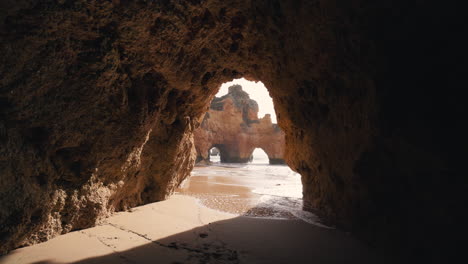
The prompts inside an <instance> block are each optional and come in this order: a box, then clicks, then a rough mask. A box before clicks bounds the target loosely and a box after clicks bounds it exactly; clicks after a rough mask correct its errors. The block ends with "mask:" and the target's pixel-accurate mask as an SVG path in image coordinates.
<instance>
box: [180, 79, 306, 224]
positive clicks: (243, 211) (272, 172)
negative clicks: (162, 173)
mask: <svg viewBox="0 0 468 264" xmlns="http://www.w3.org/2000/svg"><path fill="white" fill-rule="evenodd" d="M194 135H195V137H194V143H195V146H196V149H197V151H199V153H197V155H198V157H197V160H200V161H203V160H207V159H208V160H209V162H200V165H199V166H195V168H194V169H193V171H192V176H191V177H190V178H189V179H188V180H187V181H186V182H185V183H184V184H183V185H182V186H181V188H179V190H178V191H179V192H180V193H183V194H187V195H193V196H195V197H202V198H201V202H202V204H204V205H206V206H207V207H210V208H213V209H216V210H220V211H227V212H230V213H235V214H240V215H246V216H254V217H257V216H258V217H269V218H289V217H291V218H293V215H295V216H297V215H301V216H307V214H306V213H304V214H303V213H302V208H303V207H302V182H301V176H300V175H299V174H298V173H296V172H294V171H292V170H291V168H289V166H288V165H286V164H285V163H284V156H283V155H284V149H285V134H284V132H283V131H282V130H281V129H280V128H279V127H278V125H277V124H276V114H275V109H274V106H273V100H272V98H271V97H270V95H269V92H268V90H267V88H266V87H265V85H264V84H263V83H261V82H251V81H248V80H246V79H243V78H242V79H237V80H233V81H231V82H228V83H224V84H222V85H221V86H220V90H219V92H218V93H217V94H216V97H215V98H214V99H213V100H212V102H211V104H210V107H209V109H208V112H207V113H206V115H205V117H204V118H203V121H202V124H201V125H200V128H198V129H197V130H196V131H195V133H194ZM298 211H301V213H300V214H298V213H297V212H298Z"/></svg>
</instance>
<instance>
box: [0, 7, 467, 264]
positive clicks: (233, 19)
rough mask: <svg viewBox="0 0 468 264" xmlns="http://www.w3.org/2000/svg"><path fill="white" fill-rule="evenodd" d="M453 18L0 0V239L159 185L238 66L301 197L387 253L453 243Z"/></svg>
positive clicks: (22, 236) (457, 211)
mask: <svg viewBox="0 0 468 264" xmlns="http://www.w3.org/2000/svg"><path fill="white" fill-rule="evenodd" d="M465 17H466V15H465V10H464V9H463V8H459V7H458V5H456V4H450V3H446V2H441V1H437V2H436V1H393V0H392V1H391V0H382V1H374V2H372V1H364V0H353V1H329V0H327V1H322V0H318V1H310V0H294V1H290V0H255V1H251V0H242V1H237V0H236V1H233V0H232V1H231V0H227V1H219V0H191V1H171V0H164V1H122V0H120V1H119V0H113V1H85V0H76V1H68V0H57V1H54V0H38V1H29V0H17V1H12V0H5V1H0V54H1V56H0V250H1V251H2V252H5V251H7V250H9V249H12V248H15V247H18V246H21V245H26V244H30V243H35V242H37V241H43V240H46V239H48V238H50V237H52V236H55V235H58V234H61V233H64V232H68V231H70V230H74V229H79V228H84V227H88V226H91V225H93V224H95V223H96V222H97V221H98V220H99V219H101V218H103V217H105V216H106V215H108V214H109V213H110V212H112V211H115V210H123V209H125V208H128V207H131V206H135V205H138V204H143V203H147V202H151V201H157V200H160V199H163V198H165V197H166V196H167V195H168V194H170V192H171V190H173V188H174V186H176V185H177V184H178V183H179V182H180V181H181V180H182V179H183V178H184V177H186V176H187V175H188V174H189V171H190V168H191V166H192V164H193V161H194V159H195V154H194V152H193V151H191V150H192V149H193V131H194V129H195V128H197V127H198V126H199V124H200V123H201V121H202V120H201V118H202V116H203V115H204V113H205V112H206V111H207V110H208V107H209V105H210V102H211V100H212V99H213V96H214V94H215V93H216V91H217V89H218V87H219V85H220V84H221V83H223V82H226V81H230V80H232V79H233V78H239V77H241V76H245V77H246V78H247V79H250V80H261V81H262V82H263V83H264V84H265V85H266V87H268V89H269V92H270V95H271V97H272V98H273V101H274V104H275V108H276V112H277V116H278V125H279V126H280V127H281V129H282V130H283V131H284V133H285V137H286V148H285V160H286V161H287V163H288V165H289V166H290V167H291V168H292V169H294V170H296V171H297V172H299V173H300V174H301V175H302V182H303V185H304V190H303V193H304V201H305V203H306V204H307V207H308V208H309V209H313V210H316V211H318V212H319V213H320V214H321V216H322V217H324V218H325V219H327V220H328V221H329V222H331V223H334V224H336V225H337V226H339V227H340V228H344V229H347V230H351V231H352V232H353V233H354V234H356V235H358V236H359V237H361V238H363V239H365V240H367V241H369V242H371V243H373V244H377V245H381V246H382V247H383V248H385V249H386V250H387V252H392V253H393V252H395V254H397V253H398V252H399V253H408V254H412V255H413V256H415V257H416V259H417V261H418V262H424V259H421V257H424V256H434V258H431V260H433V261H437V256H452V255H451V254H442V253H441V252H442V251H443V249H444V248H450V246H448V244H449V243H447V242H448V241H457V240H456V239H451V238H449V237H448V236H449V234H452V235H456V234H459V232H458V231H457V230H452V229H455V228H456V227H458V226H462V225H461V224H460V225H458V224H457V223H458V222H457V221H459V220H457V219H463V218H462V217H461V214H462V212H464V211H465V205H464V204H463V203H462V202H461V201H463V195H464V193H465V192H464V187H465V186H466V177H465V176H466V168H465V166H464V164H465V156H466V154H465V150H466V146H467V144H466V141H467V140H466V138H467V137H466V135H467V134H468V131H467V129H466V126H465V125H464V122H463V120H465V118H466V99H465V98H466V97H465V96H463V89H462V88H461V87H464V86H463V85H464V84H465V83H466V81H465V80H464V79H465V76H466V63H465V62H464V61H466V47H467V46H468V45H467V43H466V41H464V40H463V38H462V36H463V35H464V33H463V32H464V31H465ZM434 226H444V227H445V228H440V229H437V228H434ZM428 230H430V231H431V232H428ZM429 235H430V236H429ZM460 238H461V237H460ZM460 241H462V240H461V239H460ZM305 243H306V242H305ZM428 249H430V250H428ZM441 258H442V257H441ZM439 262H450V261H447V260H446V259H441V261H439Z"/></svg>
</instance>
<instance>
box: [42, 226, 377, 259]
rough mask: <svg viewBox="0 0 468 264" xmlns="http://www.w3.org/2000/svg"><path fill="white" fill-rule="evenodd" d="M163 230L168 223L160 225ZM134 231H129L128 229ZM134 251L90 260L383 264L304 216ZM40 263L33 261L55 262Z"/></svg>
mask: <svg viewBox="0 0 468 264" xmlns="http://www.w3.org/2000/svg"><path fill="white" fill-rule="evenodd" d="M161 228H164V227H161ZM125 231H127V232H133V231H131V230H125ZM133 233H134V234H137V235H138V236H139V237H142V238H144V239H146V240H148V243H147V244H145V245H143V246H139V247H135V248H132V249H130V250H125V251H118V250H117V249H116V247H114V246H112V242H107V245H106V246H108V247H110V248H111V249H112V250H113V251H114V252H115V253H113V254H109V255H104V256H98V257H93V258H87V259H83V260H80V261H78V262H73V263H75V264H91V263H93V264H95V263H125V264H126V263H170V264H178V263H179V264H180V263H198V264H201V263H228V264H231V263H269V264H271V263H360V264H363V263H384V262H385V261H383V259H381V258H378V257H377V255H376V254H375V253H374V252H372V250H371V249H369V248H368V247H366V246H365V245H363V244H362V243H360V242H359V241H357V240H356V239H354V238H352V237H350V236H348V235H346V234H344V233H343V232H340V231H337V230H333V229H324V228H320V227H316V226H313V225H310V224H307V223H305V222H302V221H300V220H274V219H261V218H249V217H237V218H233V219H229V220H224V221H218V222H213V223H210V224H208V225H205V226H201V227H198V228H195V229H192V230H189V231H186V232H182V233H179V234H176V235H172V236H169V237H166V238H163V239H158V240H156V241H152V240H150V239H148V238H147V237H146V235H145V234H138V233H135V232H133ZM56 263H57V262H53V261H47V260H45V261H39V262H35V264H56Z"/></svg>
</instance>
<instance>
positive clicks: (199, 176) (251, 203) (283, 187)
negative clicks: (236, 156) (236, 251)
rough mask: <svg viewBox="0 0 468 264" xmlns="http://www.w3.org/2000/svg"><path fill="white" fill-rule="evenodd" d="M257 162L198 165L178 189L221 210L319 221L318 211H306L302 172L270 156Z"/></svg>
mask: <svg viewBox="0 0 468 264" xmlns="http://www.w3.org/2000/svg"><path fill="white" fill-rule="evenodd" d="M254 162H256V163H253V164H252V163H248V164H226V163H213V164H212V165H208V166H197V167H195V169H194V170H193V172H192V176H191V177H190V178H189V179H187V180H186V181H185V182H184V183H183V184H182V186H181V187H180V188H179V189H178V190H177V192H178V193H179V194H184V195H189V196H192V197H196V198H198V199H199V201H200V202H201V203H202V204H203V205H204V206H207V207H209V208H212V209H215V210H219V211H224V212H229V213H233V214H238V215H244V216H251V217H266V218H276V219H298V218H299V219H302V220H304V221H306V222H309V223H313V224H318V218H317V217H316V216H315V215H314V214H312V213H309V212H305V211H302V205H303V203H302V183H301V177H300V175H299V174H298V173H296V172H294V171H292V170H291V169H290V168H289V167H288V166H285V165H269V164H268V159H264V160H260V161H258V160H254Z"/></svg>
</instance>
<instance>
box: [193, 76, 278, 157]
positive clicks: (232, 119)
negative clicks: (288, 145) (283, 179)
mask: <svg viewBox="0 0 468 264" xmlns="http://www.w3.org/2000/svg"><path fill="white" fill-rule="evenodd" d="M194 136H195V148H196V150H197V161H198V162H200V161H209V158H210V156H209V150H210V149H211V148H213V147H217V148H218V149H219V150H220V152H221V153H220V155H221V162H230V163H244V162H248V161H249V159H250V157H251V156H252V152H253V151H254V149H255V148H261V149H263V150H264V151H265V152H266V153H267V155H268V158H269V160H270V163H271V164H283V163H284V159H283V155H284V146H285V141H284V132H283V131H281V129H280V128H279V127H278V125H277V124H273V123H272V122H271V117H270V115H269V114H266V115H265V116H264V117H263V118H261V119H258V104H257V102H255V101H254V100H252V99H250V97H249V95H248V94H247V93H246V92H244V91H243V90H242V87H241V86H240V85H234V86H231V87H229V93H228V94H227V95H225V96H223V97H221V98H215V99H214V100H213V101H212V103H211V107H210V109H209V111H208V112H207V113H206V114H205V117H204V119H203V122H202V124H201V126H200V127H199V128H198V129H196V130H195V132H194Z"/></svg>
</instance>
